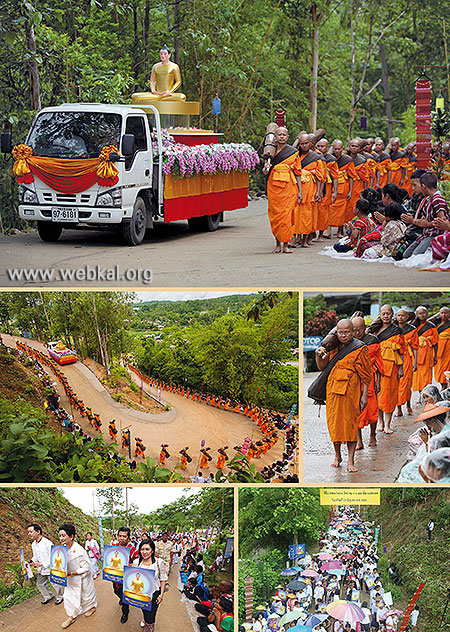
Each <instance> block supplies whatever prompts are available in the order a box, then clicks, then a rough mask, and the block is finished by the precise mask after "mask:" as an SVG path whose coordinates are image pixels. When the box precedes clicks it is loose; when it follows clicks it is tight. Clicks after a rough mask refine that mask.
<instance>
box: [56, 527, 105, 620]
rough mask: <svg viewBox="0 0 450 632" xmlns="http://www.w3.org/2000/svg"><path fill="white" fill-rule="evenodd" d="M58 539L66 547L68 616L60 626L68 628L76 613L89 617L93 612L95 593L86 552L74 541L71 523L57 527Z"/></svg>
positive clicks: (73, 529) (65, 602)
mask: <svg viewBox="0 0 450 632" xmlns="http://www.w3.org/2000/svg"><path fill="white" fill-rule="evenodd" d="M59 539H60V541H61V544H64V545H66V546H67V547H68V556H67V586H66V587H65V589H64V609H65V611H66V613H67V615H68V617H69V618H68V619H66V621H64V623H62V624H61V627H62V628H68V627H69V625H72V623H75V621H76V619H77V616H78V615H80V614H83V613H84V614H85V616H86V617H90V616H91V615H92V614H94V612H95V610H96V608H97V593H96V592H95V586H94V580H93V579H92V568H91V563H90V561H89V557H88V554H87V553H86V551H85V550H84V549H83V547H82V546H80V545H79V544H78V542H75V527H74V526H73V524H68V523H67V524H63V525H61V526H60V527H59Z"/></svg>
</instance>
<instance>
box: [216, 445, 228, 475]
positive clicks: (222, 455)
mask: <svg viewBox="0 0 450 632" xmlns="http://www.w3.org/2000/svg"><path fill="white" fill-rule="evenodd" d="M226 448H228V446H227V445H226V446H224V447H223V448H219V449H218V450H217V451H218V453H219V456H218V457H217V464H216V465H217V469H218V470H223V468H224V467H225V463H226V462H227V461H228V456H227V453H226V452H225V450H226Z"/></svg>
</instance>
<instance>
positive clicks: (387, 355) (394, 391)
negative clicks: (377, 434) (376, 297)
mask: <svg viewBox="0 0 450 632" xmlns="http://www.w3.org/2000/svg"><path fill="white" fill-rule="evenodd" d="M391 327H393V328H394V329H393V330H394V331H397V332H398V331H401V330H400V327H396V326H395V325H391ZM382 333H383V332H382ZM382 333H381V334H379V335H378V337H379V338H380V348H381V357H382V359H383V375H382V376H381V384H380V392H379V393H378V408H379V409H380V410H381V411H382V412H383V413H393V412H394V410H395V407H396V406H397V402H398V389H399V383H400V378H399V377H398V369H399V366H400V365H401V364H403V360H402V357H401V356H402V355H404V354H405V351H406V349H405V340H404V337H403V334H402V333H396V334H395V335H393V336H390V337H389V338H386V339H384V340H383V339H382V338H381V336H382Z"/></svg>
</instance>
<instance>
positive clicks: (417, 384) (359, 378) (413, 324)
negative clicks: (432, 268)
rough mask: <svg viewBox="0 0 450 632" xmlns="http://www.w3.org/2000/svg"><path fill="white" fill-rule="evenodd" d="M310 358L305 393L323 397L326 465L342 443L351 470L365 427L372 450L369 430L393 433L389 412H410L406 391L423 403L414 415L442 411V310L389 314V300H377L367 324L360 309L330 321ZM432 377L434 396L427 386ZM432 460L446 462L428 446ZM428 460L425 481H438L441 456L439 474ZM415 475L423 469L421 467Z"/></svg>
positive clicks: (447, 334) (449, 325)
mask: <svg viewBox="0 0 450 632" xmlns="http://www.w3.org/2000/svg"><path fill="white" fill-rule="evenodd" d="M315 355H316V363H317V367H318V368H319V371H320V374H319V376H318V377H317V378H316V380H315V381H314V382H313V383H312V384H311V386H310V387H309V389H308V396H309V397H310V398H312V399H313V400H314V401H315V402H317V403H318V404H324V403H325V402H326V413H327V425H328V431H329V434H330V438H331V441H332V442H333V446H334V451H335V459H334V461H333V463H332V464H331V465H332V467H340V466H341V463H342V454H341V446H342V444H347V448H348V465H347V470H348V471H349V472H355V471H357V467H356V465H355V454H356V452H357V450H362V449H364V438H363V429H364V428H365V427H366V426H369V427H370V440H369V446H370V447H376V445H377V432H378V433H381V432H383V433H384V434H386V435H391V434H392V433H393V432H394V430H393V428H392V420H393V416H394V412H395V411H397V413H396V414H397V416H398V417H400V416H403V413H404V410H403V406H406V411H405V412H406V413H407V414H408V415H413V410H412V406H411V399H412V393H413V392H417V393H418V394H419V395H421V397H420V399H419V401H422V402H424V403H426V404H427V406H428V408H427V409H426V410H425V411H424V413H422V414H425V415H426V417H425V419H429V418H430V419H431V418H432V417H436V415H437V413H436V412H434V413H433V414H432V412H431V411H430V410H429V407H430V406H431V404H433V406H435V407H437V408H438V413H439V415H441V414H444V417H445V414H446V413H447V410H446V409H445V405H444V408H442V403H441V402H442V401H445V400H446V390H445V389H447V388H448V385H449V382H450V309H449V308H448V307H442V308H441V309H440V311H439V312H438V313H437V314H436V315H434V316H432V317H431V318H430V317H429V313H428V309H427V308H426V307H424V306H422V305H421V306H419V307H417V309H416V310H415V311H414V312H412V311H409V310H406V309H399V310H398V311H397V312H396V313H394V309H393V307H392V306H391V305H383V306H382V307H381V309H380V313H379V316H378V317H377V318H375V319H374V320H373V321H372V322H371V323H370V324H369V325H368V326H367V325H366V322H365V319H364V318H363V314H362V312H357V313H355V314H354V315H353V316H352V317H351V318H349V319H342V320H340V321H339V322H338V323H337V326H336V327H335V328H334V329H333V330H332V331H331V332H330V334H328V336H326V337H325V338H324V339H323V341H322V343H321V346H320V347H319V348H318V349H317V350H316V353H315ZM433 376H434V380H435V382H436V383H437V384H439V385H440V388H441V391H442V393H439V389H438V388H437V387H433V385H432V383H433ZM431 387H432V388H431ZM430 388H431V390H432V392H433V393H434V394H435V396H434V399H433V400H432V401H430V400H429V399H428V397H429V395H427V393H428V391H427V389H430ZM439 404H440V406H439ZM433 410H434V411H435V408H433ZM423 419H424V418H423V417H420V418H418V421H421V420H423ZM428 423H431V422H428ZM412 427H414V426H413V425H412ZM435 430H436V428H435ZM423 434H424V433H423V432H422V433H415V434H414V436H415V439H414V440H412V443H413V444H414V441H415V445H417V446H419V445H420V441H419V439H420V437H421V436H422V435H423ZM424 438H425V437H424ZM443 447H444V446H442V448H443ZM419 454H421V452H419ZM438 457H440V458H441V459H442V458H443V459H444V460H445V461H448V464H449V467H450V457H449V456H448V455H447V456H445V455H443V454H442V453H440V452H438V451H436V454H435V455H434V457H433V459H437V458H438ZM427 458H428V461H429V460H430V457H429V456H428V457H427ZM428 461H427V468H426V471H427V472H428V473H429V476H427V475H426V474H425V476H427V478H425V480H429V481H434V480H438V479H444V478H446V476H447V472H448V468H447V467H443V463H442V461H439V472H440V476H438V475H437V474H436V473H435V472H434V473H432V472H431V467H432V466H431V465H428ZM419 472H422V474H424V472H425V470H424V468H422V469H421V470H419ZM425 476H424V477H425ZM419 481H420V479H419Z"/></svg>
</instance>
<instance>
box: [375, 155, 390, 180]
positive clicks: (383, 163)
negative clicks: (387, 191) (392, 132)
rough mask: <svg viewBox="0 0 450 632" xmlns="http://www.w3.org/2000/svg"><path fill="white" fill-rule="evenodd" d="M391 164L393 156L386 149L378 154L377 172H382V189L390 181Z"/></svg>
mask: <svg viewBox="0 0 450 632" xmlns="http://www.w3.org/2000/svg"><path fill="white" fill-rule="evenodd" d="M390 164H391V157H390V156H389V154H388V153H386V152H385V151H383V152H381V154H379V156H378V160H377V172H378V173H379V174H380V185H379V188H380V189H381V188H382V187H384V185H385V184H387V183H388V177H389V174H388V169H389V166H390Z"/></svg>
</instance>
